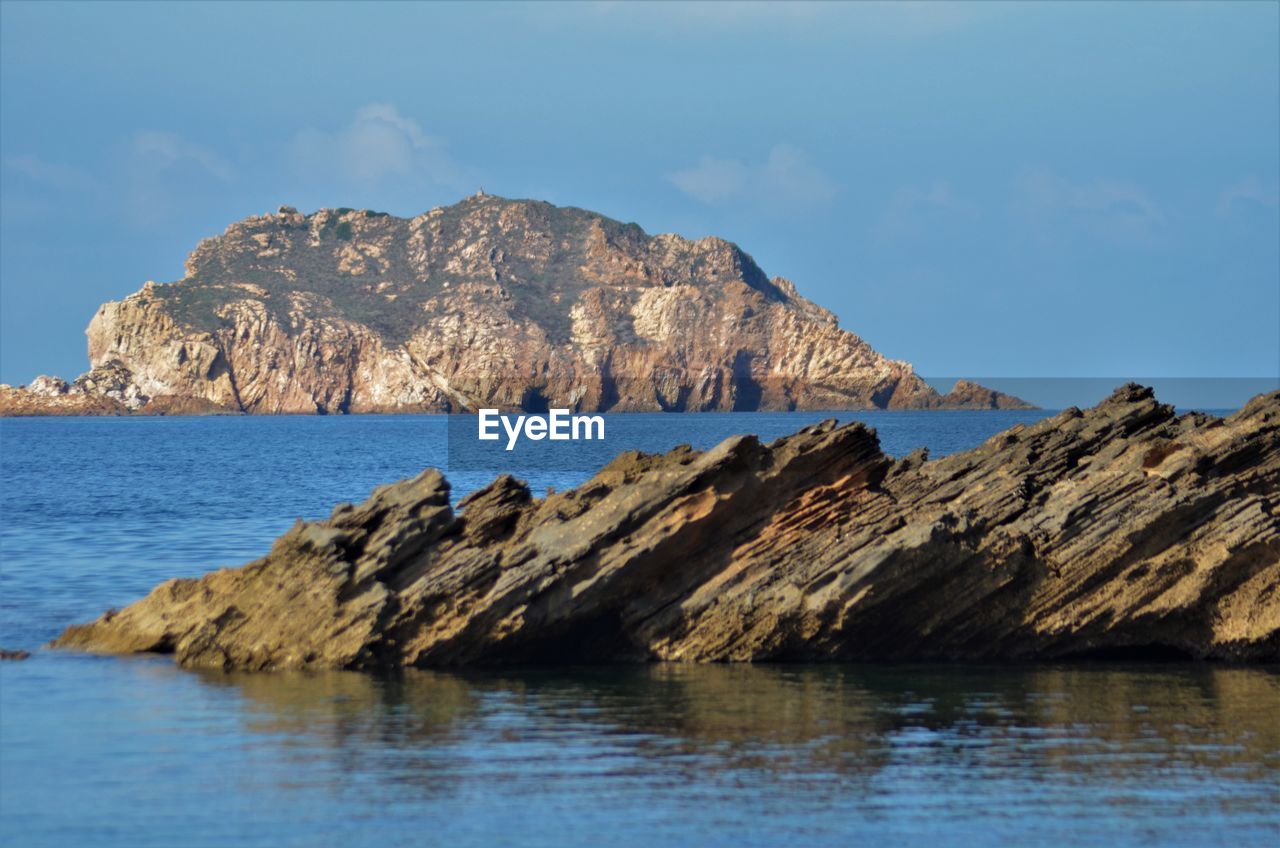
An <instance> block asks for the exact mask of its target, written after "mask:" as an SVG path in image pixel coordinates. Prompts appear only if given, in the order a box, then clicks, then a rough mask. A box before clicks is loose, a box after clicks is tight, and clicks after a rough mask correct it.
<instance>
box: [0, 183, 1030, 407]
mask: <svg viewBox="0 0 1280 848" xmlns="http://www.w3.org/2000/svg"><path fill="white" fill-rule="evenodd" d="M87 335H88V341H89V359H90V363H91V364H92V366H93V370H92V371H91V372H89V373H88V374H86V375H84V376H83V377H81V378H80V379H79V380H77V381H75V383H74V384H67V383H61V385H60V386H58V387H56V388H61V389H62V391H61V392H60V393H56V394H57V395H58V397H60V398H62V399H61V400H56V401H50V400H48V397H47V396H46V395H43V394H40V392H41V391H43V390H44V388H46V387H45V386H44V385H43V384H41V386H40V387H37V385H36V383H35V382H33V383H32V385H31V386H29V387H26V388H19V389H13V388H8V389H7V391H6V392H3V393H0V414H16V413H21V412H24V411H25V412H28V413H29V411H30V410H34V409H40V408H49V409H52V408H54V407H61V408H63V409H67V410H71V409H74V408H76V407H77V405H79V406H80V407H83V408H84V412H86V413H88V412H91V411H93V410H92V409H90V404H89V402H88V401H87V400H85V399H79V400H74V399H71V400H69V399H67V398H72V397H80V396H81V395H84V396H86V397H89V396H92V397H97V398H101V399H102V402H103V404H105V405H106V406H109V407H110V408H111V409H113V410H115V411H130V412H155V411H159V412H165V411H177V412H216V411H233V412H241V411H243V412H249V413H315V412H320V413H342V412H399V411H404V412H410V411H429V412H456V411H467V410H474V409H477V408H480V407H498V408H504V409H515V408H523V409H530V410H535V411H537V410H542V409H546V408H547V407H557V408H565V409H572V410H578V411H582V410H598V411H605V410H613V411H635V410H644V411H658V410H672V411H685V410H734V409H738V410H753V409H809V410H812V409H866V408H894V409H898V408H934V407H964V408H973V407H978V408H986V407H990V406H1000V405H1005V406H1010V405H1021V406H1025V404H1021V402H1019V401H1017V400H1016V399H1014V398H1008V397H1005V396H999V397H1000V398H1001V400H1000V401H999V402H993V399H992V396H991V394H990V393H989V392H987V390H975V391H974V392H970V391H969V390H966V391H962V392H959V393H955V392H953V393H951V394H948V395H945V396H944V395H940V394H938V392H936V391H935V390H934V389H933V388H931V387H930V386H929V385H928V384H926V383H925V382H924V381H923V380H921V379H920V377H918V376H917V375H916V374H915V372H914V371H913V370H912V368H911V366H910V365H909V364H908V363H906V362H901V361H895V360H889V359H886V358H885V357H884V356H882V355H880V354H879V353H878V352H876V351H875V350H873V349H872V348H871V346H870V345H868V344H867V343H866V342H864V341H863V340H862V339H860V338H859V337H858V336H856V335H854V334H853V333H850V332H847V331H845V330H842V329H840V327H839V326H838V324H837V321H836V317H835V316H834V315H833V314H832V313H830V312H828V311H827V310H825V309H823V308H821V307H819V306H817V305H816V304H814V303H812V302H810V301H808V300H806V299H805V298H803V297H801V296H800V294H799V293H798V292H797V291H796V289H795V286H793V285H792V284H791V283H790V282H788V281H787V280H784V279H782V278H780V277H774V278H772V279H770V278H768V277H767V276H766V275H765V273H764V272H763V271H762V270H761V269H760V268H759V267H758V266H757V265H756V264H755V262H754V261H752V259H751V257H750V256H748V255H747V254H746V253H744V252H743V251H742V250H741V249H740V248H738V247H737V246H736V245H733V244H730V243H729V242H727V241H724V240H722V239H718V238H703V239H698V240H696V241H691V240H688V239H684V238H681V237H679V236H675V235H656V236H650V235H648V234H646V233H645V232H644V231H643V230H641V229H640V227H638V226H637V225H635V224H622V223H620V222H618V221H613V220H610V219H608V218H605V217H604V216H602V215H598V214H595V213H592V212H586V211H584V210H581V209H571V208H558V207H555V206H552V205H550V204H548V203H542V202H538V201H524V200H507V199H504V198H499V197H493V196H488V195H478V196H475V197H471V198H468V199H466V200H464V201H462V202H461V203H458V204H456V205H453V206H449V207H442V208H437V209H433V210H431V211H430V212H427V213H425V214H423V215H419V216H418V217H416V218H413V219H408V220H406V219H403V218H396V217H393V216H390V215H386V214H382V213H376V212H371V211H367V210H352V209H325V210H321V211H319V212H317V213H315V214H312V215H304V214H302V213H300V212H298V211H297V210H295V209H293V208H291V207H281V208H280V210H279V212H278V213H276V214H272V215H262V216H258V217H252V218H247V219H245V220H243V221H239V222H237V223H235V224H232V225H231V226H230V227H228V228H227V230H226V232H224V233H223V234H222V235H220V236H216V237H213V238H209V239H205V240H204V241H202V242H201V243H200V244H199V246H198V247H197V248H196V249H195V251H194V252H192V254H191V256H190V257H189V258H188V260H187V266H186V276H185V277H184V278H183V279H182V280H179V281H178V282H176V283H172V284H167V285H161V284H158V283H147V284H146V285H144V286H143V287H142V289H141V290H140V291H138V292H136V293H134V294H132V295H130V296H128V297H126V298H125V299H124V300H121V301H118V302H115V301H113V302H110V303H107V304H104V305H103V306H102V307H101V308H100V309H99V310H98V312H97V314H96V315H94V317H93V320H92V321H91V322H90V324H89V328H88V330H87ZM41 379H44V378H41ZM59 382H60V381H59ZM977 389H980V387H977ZM984 392H985V394H984ZM149 404H158V405H157V406H152V407H151V408H148V405H149Z"/></svg>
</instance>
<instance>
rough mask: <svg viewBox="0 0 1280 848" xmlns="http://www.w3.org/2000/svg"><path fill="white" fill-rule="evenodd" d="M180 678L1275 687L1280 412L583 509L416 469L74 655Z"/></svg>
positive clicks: (827, 453) (684, 485)
mask: <svg viewBox="0 0 1280 848" xmlns="http://www.w3.org/2000/svg"><path fill="white" fill-rule="evenodd" d="M55 644H56V645H57V646H59V647H67V648H85V649H90V650H95V651H106V652H117V653H127V652H139V651H154V652H164V653H172V654H174V655H175V656H176V658H177V659H178V661H179V662H181V663H182V664H184V665H188V666H212V667H219V668H244V669H285V668H372V667H384V666H423V667H426V666H459V665H468V664H483V663H575V662H594V661H616V662H644V661H656V660H669V661H694V662H719V661H730V662H744V661H764V660H769V661H788V660H907V659H930V660H1018V659H1058V658H1071V657H1119V658H1151V657H1194V658H1210V659H1220V660H1232V661H1256V662H1275V661H1277V660H1280V393H1274V394H1270V395H1264V396H1259V397H1257V398H1255V399H1254V400H1253V401H1251V402H1250V403H1249V404H1248V406H1246V407H1245V408H1244V409H1242V410H1241V411H1240V412H1238V413H1236V414H1235V415H1233V416H1231V417H1230V418H1226V419H1219V418H1214V417H1211V416H1207V415H1201V414H1194V413H1193V414H1188V415H1183V416H1181V417H1177V416H1175V415H1174V412H1173V410H1172V409H1171V408H1170V407H1168V406H1165V405H1163V404H1160V403H1158V402H1157V401H1156V400H1155V398H1154V397H1153V396H1152V393H1151V391H1150V390H1149V389H1144V388H1141V387H1139V386H1134V385H1129V386H1125V387H1123V388H1121V389H1119V390H1117V391H1116V392H1115V394H1114V395H1113V396H1112V397H1110V398H1109V399H1108V400H1106V401H1104V402H1103V403H1101V404H1099V405H1098V406H1097V407H1095V408H1093V409H1090V410H1087V411H1083V412H1082V411H1080V410H1077V409H1069V410H1067V411H1065V412H1062V413H1061V414H1059V415H1056V416H1054V417H1052V418H1048V419H1045V420H1042V421H1040V422H1039V423H1037V424H1035V425H1032V426H1023V425H1020V426H1017V427H1014V428H1013V429H1011V430H1008V431H1005V432H1003V433H1000V434H998V435H996V436H993V437H992V438H990V439H989V440H987V441H986V442H985V443H984V444H983V445H981V446H980V447H978V448H975V449H973V450H970V451H967V452H965V453H959V454H953V455H951V456H948V457H945V458H942V459H938V460H928V459H927V457H926V456H925V455H924V453H923V452H917V453H916V454H912V455H911V456H908V457H906V458H904V459H901V460H898V461H894V460H892V459H889V458H888V457H886V456H885V455H884V454H883V453H882V452H881V450H880V447H879V444H878V442H877V440H876V436H875V432H874V431H872V430H869V429H868V428H866V427H865V426H863V425H861V424H856V423H855V424H849V425H847V426H843V427H837V426H835V424H834V423H833V422H828V423H826V424H822V425H818V426H815V427H809V428H806V429H803V430H801V431H800V432H798V433H796V434H795V435H792V436H788V437H786V438H782V439H779V440H777V441H775V442H773V443H771V444H769V445H762V444H760V443H759V442H758V441H757V440H756V439H755V438H753V437H751V436H740V437H735V438H732V439H729V440H727V441H725V442H723V443H722V444H720V445H719V446H717V447H715V448H713V449H712V450H709V451H706V452H698V451H694V450H691V449H689V448H687V447H686V448H677V449H676V450H673V451H671V452H670V453H668V454H666V455H644V454H639V453H635V452H630V453H625V454H623V455H621V456H619V457H618V458H617V459H615V460H614V461H613V462H611V463H610V464H609V465H607V466H606V467H604V468H603V469H601V470H600V472H599V473H597V474H596V475H595V476H594V477H593V478H591V479H590V480H589V481H587V482H586V483H584V484H583V485H581V486H579V487H578V488H576V489H573V490H570V491H567V492H564V493H560V494H554V495H550V496H548V497H547V498H545V499H537V498H535V497H533V495H532V494H531V493H530V491H529V489H528V488H527V487H526V486H525V485H524V484H523V483H521V482H519V481H517V480H515V479H513V478H511V477H509V476H504V477H501V478H499V479H497V480H495V481H494V482H493V483H491V484H489V485H488V486H487V487H485V488H483V489H481V490H479V491H477V492H475V493H473V494H471V495H469V496H468V497H466V498H465V499H464V500H463V501H462V502H461V503H460V504H459V511H458V512H455V511H454V510H453V509H452V508H451V507H450V500H449V486H448V484H447V483H446V482H445V480H444V478H443V477H442V476H441V475H440V473H439V472H437V471H434V470H430V471H426V472H424V473H423V474H421V475H419V476H418V477H415V478H413V479H411V480H405V481H403V482H400V483H396V484H393V485H388V486H383V487H382V488H380V489H378V490H377V491H375V492H374V493H373V495H372V497H370V498H369V500H367V501H366V502H365V503H363V504H360V505H359V506H352V505H350V504H344V505H341V506H339V507H337V508H336V509H335V510H334V511H333V514H332V516H331V517H330V518H329V519H328V520H326V521H320V522H314V523H302V522H299V523H298V524H297V525H296V526H295V527H294V528H293V529H292V530H290V531H289V532H288V533H286V534H285V535H283V536H282V537H281V538H280V539H279V540H277V541H276V543H275V545H274V546H273V547H272V549H271V552H270V553H268V554H267V555H266V556H265V557H263V558H262V559H259V560H257V561H255V562H253V563H250V564H249V565H247V566H245V567H243V568H239V569H223V570H221V571H216V572H214V573H212V574H209V575H207V576H205V577H203V578H200V579H197V580H190V579H188V580H171V581H169V582H167V583H164V584H162V585H161V586H159V587H157V588H156V589H155V590H154V591H152V593H151V594H150V595H148V596H147V597H146V598H145V599H143V600H141V601H138V602H137V603H135V604H133V605H132V606H129V607H127V608H126V609H124V610H122V611H119V612H109V613H107V614H106V615H104V616H103V617H102V618H100V619H98V620H97V621H95V622H93V623H90V624H86V625H81V626H76V627H72V628H70V629H68V630H67V631H66V632H65V633H64V634H63V635H62V636H61V637H60V638H59V639H58V640H57V641H56V643H55Z"/></svg>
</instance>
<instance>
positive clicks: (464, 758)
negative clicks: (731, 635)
mask: <svg viewBox="0 0 1280 848" xmlns="http://www.w3.org/2000/svg"><path fill="white" fill-rule="evenodd" d="M1046 414H1049V413H1047V412H1043V411H984V412H962V411H948V412H872V413H848V412H844V413H827V414H823V413H732V414H672V415H662V414H652V415H644V414H638V415H611V416H607V430H606V432H607V434H608V437H607V438H606V439H605V440H604V441H602V442H598V443H587V442H582V443H573V444H572V445H571V446H568V447H567V450H569V451H570V452H569V453H560V454H558V455H557V454H554V453H551V452H544V451H541V450H536V449H535V450H526V451H523V452H521V453H520V454H519V455H518V456H495V455H494V454H493V453H492V452H490V453H487V454H486V453H476V452H473V450H472V448H473V446H474V441H473V440H471V439H470V438H469V436H467V434H466V432H465V431H464V430H460V429H459V426H460V425H459V424H458V422H457V421H455V422H454V424H453V425H452V426H451V425H450V424H449V422H448V420H447V419H446V418H445V417H442V416H408V415H401V416H334V417H323V416H298V417H293V416H282V417H226V418H219V417H211V418H143V417H133V418H33V419H3V420H0V646H2V647H4V648H8V649H23V650H28V651H30V652H31V653H32V656H31V657H30V658H29V659H27V660H25V661H20V662H0V845H5V846H30V848H38V846H108V848H110V847H113V846H121V848H145V847H146V846H163V848H174V847H175V846H177V848H198V846H238V848H239V847H240V846H264V848H265V847H266V846H271V847H272V848H276V847H277V846H305V848H311V846H351V847H352V848H356V847H357V846H378V848H385V846H399V845H442V846H449V847H450V848H470V847H471V846H475V847H476V848H490V846H505V845H512V846H556V848H560V846H609V848H628V846H637V848H640V847H641V846H643V848H651V847H653V846H733V848H741V847H742V846H792V845H795V846H827V845H832V846H835V845H840V846H848V845H885V846H898V845H906V846H913V845H922V846H930V848H937V846H952V845H955V846H978V845H984V846H985V845H1000V846H1005V845H1053V846H1058V845H1068V846H1072V845H1080V846H1086V845H1087V846H1096V845H1099V844H1105V845H1107V846H1108V848H1118V846H1130V845H1185V846H1201V845H1276V844H1280V669H1277V668H1267V667H1262V668H1259V667H1248V668H1243V667H1228V666H1222V665H1214V664H1202V663H1190V662H1168V663H1153V664H1133V663H1125V664H1117V663H1097V662H1095V663H1066V664H1058V663H1053V664H1029V665H999V666H994V665H993V666H940V665H911V664H906V665H897V664H895V665H842V664H830V665H756V666H728V665H715V666H685V665H663V664H655V665H649V666H637V667H557V668H503V669H489V670H469V671H465V672H449V673H446V672H438V671H404V672H399V673H385V674H370V673H359V672H328V673H264V674H235V673H233V674H226V673H220V672H217V673H214V672H203V671H201V672H196V671H188V670H183V669H181V668H178V667H176V666H175V665H174V664H173V663H172V661H171V660H170V659H169V658H166V657H127V658H119V657H100V656H91V655H85V654H78V653H73V652H65V651H52V650H49V649H47V648H44V647H42V646H43V645H45V643H47V642H48V641H49V640H50V639H52V638H53V637H54V636H56V635H57V634H58V633H59V632H60V631H61V630H62V629H63V628H64V627H66V626H67V625H69V624H72V623H77V622H83V621H87V620H90V619H92V618H95V617H96V616H98V615H99V614H100V613H102V612H103V611H104V610H106V609H108V608H111V607H119V606H123V605H125V604H128V603H130V602H131V601H133V600H136V599H137V598H139V597H141V596H143V595H144V594H146V593H147V591H148V590H149V589H150V588H151V587H152V586H154V585H155V584H156V583H158V582H160V581H162V580H165V579H168V578H170V577H175V576H195V575H199V574H202V573H204V572H206V571H209V570H211V569H214V568H219V567H223V566H229V565H238V564H241V563H244V562H247V561H249V560H251V559H253V558H255V557H258V556H260V555H262V554H263V553H265V552H266V551H267V550H268V548H269V547H270V544H271V542H272V540H273V539H274V538H275V537H276V536H278V535H279V534H280V533H282V532H284V531H285V530H286V529H287V528H288V527H289V526H290V525H291V524H292V523H293V522H294V521H295V520H296V519H297V518H299V517H301V518H306V519H315V518H322V517H324V516H326V515H328V513H329V512H330V510H331V509H332V508H333V506H334V505H335V504H336V503H339V502H342V501H355V502H358V501H360V500H363V499H364V498H365V497H366V496H367V495H368V494H369V492H370V491H371V490H372V489H373V488H374V487H375V486H377V485H380V484H383V483H387V482H391V481H394V480H398V479H400V478H403V477H406V476H410V475H413V474H416V473H418V472H419V471H421V470H422V469H423V468H424V467H427V466H438V467H444V468H445V470H446V474H447V475H448V477H449V479H450V480H451V482H452V484H453V491H452V494H453V497H454V498H455V499H457V498H461V497H462V496H464V495H465V494H466V493H467V492H468V491H471V490H473V489H475V488H477V487H479V486H481V485H483V484H484V483H485V482H487V481H488V480H489V479H491V478H492V476H493V475H494V473H496V472H498V471H507V472H511V473H514V474H516V476H519V477H522V478H523V479H526V480H527V481H528V482H529V484H530V486H531V488H532V489H533V490H534V492H535V493H538V494H541V493H543V492H544V491H545V490H546V489H548V488H554V489H557V490H560V489H564V488H568V487H570V486H573V485H576V484H577V483H580V482H582V481H583V480H585V479H586V478H587V477H588V476H590V473H591V469H592V468H595V467H596V466H598V465H599V464H601V463H602V462H604V461H607V459H608V458H610V457H611V456H612V455H614V454H615V453H617V452H618V451H620V450H624V449H638V450H646V451H655V450H667V449H669V448H671V447H674V446H675V445H677V444H681V443H687V444H692V445H693V446H694V447H698V448H707V447H710V446H712V445H714V444H716V443H717V442H719V441H720V440H722V439H724V438H726V437H728V436H731V435H734V434H741V433H751V434H756V435H758V436H759V437H760V438H761V439H762V440H764V441H768V440H770V439H773V438H777V437H779V436H782V435H784V434H787V433H790V432H793V431H795V430H796V429H798V428H799V427H801V426H804V425H806V424H810V423H814V422H817V421H819V420H821V419H823V418H827V417H837V418H839V419H840V420H842V421H848V420H851V419H857V420H860V421H862V422H864V423H865V424H867V425H868V426H870V427H873V428H875V430H876V432H877V434H878V436H879V438H880V441H881V444H882V446H883V448H884V449H885V451H886V452H887V453H889V454H892V455H903V454H906V453H908V452H910V451H912V450H914V449H916V448H919V447H927V448H928V449H929V450H930V452H931V455H933V456H940V455H944V454H947V453H950V452H953V451H957V450H963V449H967V448H970V447H973V446H976V445H978V444H980V443H981V442H982V441H984V440H985V439H987V438H989V437H990V436H992V435H993V434H995V433H997V432H999V431H1001V430H1003V429H1005V428H1007V427H1010V426H1013V425H1014V424H1018V423H1031V422H1033V421H1035V420H1038V419H1039V418H1040V417H1042V416H1044V415H1046Z"/></svg>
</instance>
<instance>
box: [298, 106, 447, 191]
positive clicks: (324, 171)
mask: <svg viewBox="0 0 1280 848" xmlns="http://www.w3.org/2000/svg"><path fill="white" fill-rule="evenodd" d="M290 156H291V159H292V161H293V163H294V165H295V167H296V168H297V169H298V170H300V171H301V172H302V173H303V174H305V175H310V176H315V177H322V178H325V179H331V178H332V177H334V176H335V175H336V176H338V177H340V178H342V179H344V180H346V181H347V182H349V183H353V184H357V185H362V186H371V185H377V184H383V183H386V182H388V181H391V180H400V181H403V180H419V181H424V182H428V183H435V184H439V185H445V186H448V187H450V188H457V187H460V186H461V185H462V184H463V182H464V181H463V180H462V179H461V175H460V169H459V168H458V166H457V165H456V164H455V163H454V161H453V159H452V158H451V157H450V156H449V154H448V151H447V150H446V147H445V144H444V142H443V141H442V140H441V139H439V138H437V137H435V136H432V135H429V134H428V133H427V132H426V131H425V130H424V129H423V128H422V125H421V124H419V123H418V122H417V121H415V120H413V119H412V118H409V117H407V116H405V115H402V114H401V113H400V111H399V110H398V109H397V108H396V106H395V105H394V104H392V103H369V104H368V105H365V106H362V107H360V109H358V110H357V111H356V113H355V116H354V117H353V118H352V120H351V122H350V123H348V124H347V125H346V126H344V127H341V128H339V129H337V130H333V131H325V130H317V129H306V130H303V131H302V132H300V133H298V134H297V135H296V136H295V137H294V139H293V141H292V143H291V145H290Z"/></svg>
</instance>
